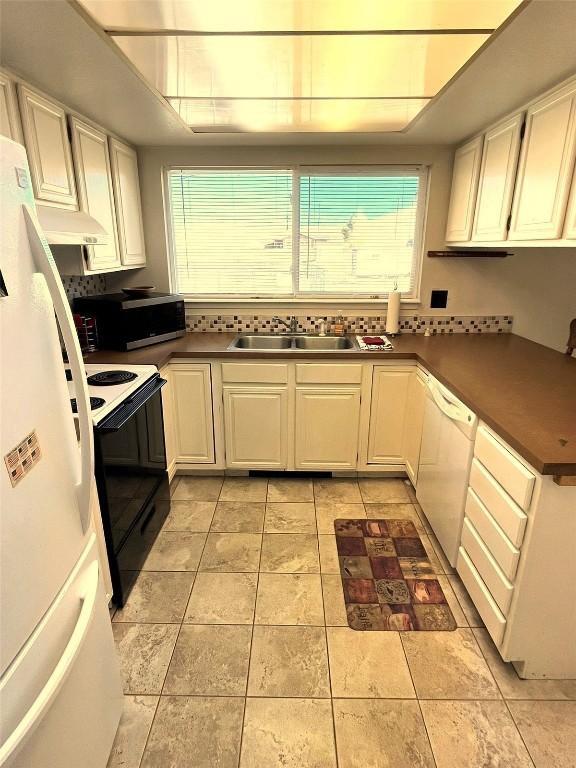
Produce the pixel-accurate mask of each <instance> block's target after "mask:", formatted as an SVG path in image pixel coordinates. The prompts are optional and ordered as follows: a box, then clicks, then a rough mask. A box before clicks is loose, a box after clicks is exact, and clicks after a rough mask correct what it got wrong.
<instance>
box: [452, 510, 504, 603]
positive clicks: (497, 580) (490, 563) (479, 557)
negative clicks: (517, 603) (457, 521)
mask: <svg viewBox="0 0 576 768" xmlns="http://www.w3.org/2000/svg"><path fill="white" fill-rule="evenodd" d="M462 546H463V547H464V549H465V550H466V552H467V554H468V557H469V558H470V560H472V563H473V564H474V566H475V568H476V570H477V571H478V573H479V574H480V577H481V578H482V581H483V582H484V584H486V586H487V587H488V589H489V590H490V592H491V594H492V597H493V598H494V600H495V601H496V604H497V605H498V607H499V608H500V610H501V611H502V613H503V614H504V615H505V616H506V614H507V613H508V608H509V607H510V601H511V600H512V592H513V591H514V586H513V585H512V584H511V583H510V582H509V581H508V579H507V578H506V576H504V574H503V573H502V570H501V568H500V566H499V565H498V563H497V562H496V560H494V558H493V557H492V555H491V554H490V551H489V550H488V547H487V546H486V544H484V542H483V541H482V539H481V538H480V535H479V534H478V532H477V531H476V529H475V528H474V526H473V525H472V523H471V522H470V520H468V519H464V525H463V526H462Z"/></svg>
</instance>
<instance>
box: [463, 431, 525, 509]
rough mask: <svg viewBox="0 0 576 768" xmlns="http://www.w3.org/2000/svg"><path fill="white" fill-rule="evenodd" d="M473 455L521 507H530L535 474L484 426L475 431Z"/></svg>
mask: <svg viewBox="0 0 576 768" xmlns="http://www.w3.org/2000/svg"><path fill="white" fill-rule="evenodd" d="M474 455H475V456H477V457H478V459H479V460H480V461H481V462H482V464H483V465H484V466H485V467H486V469H487V470H488V471H489V472H490V473H491V474H492V475H493V476H494V477H495V478H496V480H498V482H499V483H500V485H501V486H502V487H503V488H504V490H506V491H508V493H509V494H510V496H512V498H513V499H514V501H515V502H516V503H517V504H519V505H520V506H521V507H522V509H524V510H526V509H528V508H529V507H530V501H531V499H532V492H533V490H534V483H535V482H536V476H535V475H534V473H533V472H530V470H529V469H527V468H526V467H525V466H524V464H522V463H521V462H520V461H518V459H517V458H516V457H515V456H513V455H512V453H510V451H509V450H508V449H507V448H506V446H505V445H504V444H503V443H501V442H500V441H499V440H496V438H495V437H493V435H492V434H490V432H488V430H487V429H486V427H484V426H480V427H479V428H478V431H477V433H476V442H475V444H474Z"/></svg>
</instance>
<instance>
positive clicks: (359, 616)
mask: <svg viewBox="0 0 576 768" xmlns="http://www.w3.org/2000/svg"><path fill="white" fill-rule="evenodd" d="M334 531H335V533H336V545H337V547H338V560H339V561H340V575H341V577H342V586H343V588H344V602H345V603H346V613H347V616H348V625H349V626H350V627H351V628H352V629H357V630H364V631H367V630H404V631H405V630H453V629H456V622H455V620H454V616H453V615H452V611H451V610H450V608H449V607H448V603H447V601H446V598H445V597H444V592H443V591H442V587H441V586H440V583H439V581H438V579H437V577H436V574H435V573H434V569H433V568H432V565H431V563H430V560H429V559H428V556H427V554H426V550H425V549H424V545H423V544H422V542H421V540H420V537H419V536H418V531H417V530H416V528H415V527H414V523H412V521H410V520H335V521H334Z"/></svg>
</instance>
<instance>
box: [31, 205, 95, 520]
mask: <svg viewBox="0 0 576 768" xmlns="http://www.w3.org/2000/svg"><path fill="white" fill-rule="evenodd" d="M22 207H23V210H24V220H25V222H26V229H27V230H28V240H29V243H30V250H31V252H32V257H33V259H34V263H35V264H36V268H37V269H38V271H39V272H40V273H41V274H42V275H44V279H45V280H46V284H47V285H48V291H49V293H50V297H51V299H52V304H53V305H54V311H55V313H56V317H57V319H58V325H59V326H60V331H61V333H62V338H63V339H64V344H65V346H66V352H67V353H68V361H69V364H70V369H71V371H72V379H73V381H74V388H75V390H76V403H77V406H78V424H79V430H80V443H79V447H80V471H79V475H80V476H79V478H78V482H77V485H76V496H77V499H78V506H79V509H80V522H81V524H82V531H83V532H84V533H86V531H87V530H88V528H89V527H90V513H91V495H92V478H93V476H94V436H93V434H92V417H91V414H90V406H89V399H88V385H87V383H86V375H85V369H84V363H83V360H82V352H81V351H80V344H79V342H78V336H77V334H76V329H75V327H74V321H73V319H72V312H71V310H70V305H69V303H68V299H67V298H66V294H65V293H64V288H63V286H62V281H61V280H60V275H59V274H58V270H57V269H56V264H55V263H54V257H53V256H52V252H51V251H50V246H49V245H48V242H47V241H46V238H45V237H44V235H43V234H42V231H41V229H40V225H39V224H38V222H37V220H36V216H35V214H34V212H33V211H32V209H31V208H30V207H29V206H27V205H23V206H22Z"/></svg>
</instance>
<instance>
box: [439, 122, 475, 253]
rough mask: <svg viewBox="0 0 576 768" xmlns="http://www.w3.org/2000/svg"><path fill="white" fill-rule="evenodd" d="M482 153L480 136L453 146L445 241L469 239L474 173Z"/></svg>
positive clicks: (472, 216) (473, 204)
mask: <svg viewBox="0 0 576 768" xmlns="http://www.w3.org/2000/svg"><path fill="white" fill-rule="evenodd" d="M481 154H482V136H478V137H477V138H475V139H472V141H469V142H468V143H467V144H464V146H462V147H460V148H459V149H457V150H456V153H455V155H454V169H453V171H452V191H451V193H450V205H449V207H448V222H447V224H446V242H448V243H451V242H462V241H465V240H470V236H471V234H472V222H473V220H474V207H475V205H476V192H477V189H478V175H479V171H480V159H481Z"/></svg>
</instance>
